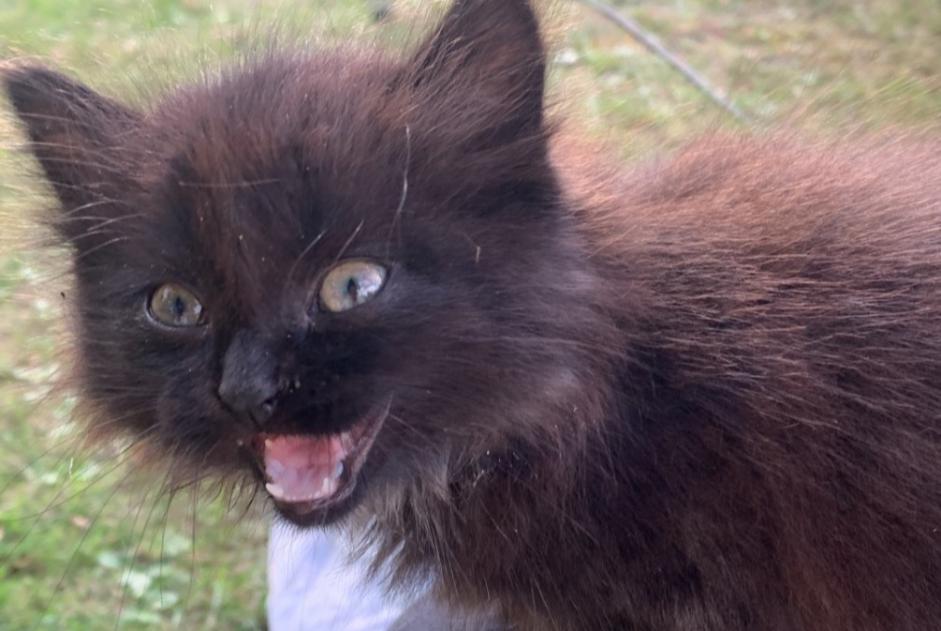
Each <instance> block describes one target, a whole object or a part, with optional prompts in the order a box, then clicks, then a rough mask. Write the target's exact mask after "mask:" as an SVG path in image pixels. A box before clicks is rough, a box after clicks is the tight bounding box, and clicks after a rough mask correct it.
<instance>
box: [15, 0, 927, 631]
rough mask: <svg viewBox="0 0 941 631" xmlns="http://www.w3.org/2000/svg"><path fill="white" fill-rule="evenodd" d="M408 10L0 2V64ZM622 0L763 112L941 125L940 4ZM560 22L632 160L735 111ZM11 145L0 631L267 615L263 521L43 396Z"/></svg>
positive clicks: (145, 75)
mask: <svg viewBox="0 0 941 631" xmlns="http://www.w3.org/2000/svg"><path fill="white" fill-rule="evenodd" d="M420 4H421V3H420V2H419V1H418V0H408V1H406V0H401V2H400V3H399V8H400V10H399V13H398V16H399V17H398V18H397V20H396V21H393V22H392V23H391V24H389V25H386V26H383V27H380V28H377V27H373V26H370V25H369V20H368V4H367V2H366V1H365V0H364V1H363V2H330V1H328V0H318V1H312V0H288V1H287V2H282V3H276V2H248V1H247V0H214V1H213V2H209V1H208V0H150V1H148V2H140V1H137V0H82V2H77V1H76V2H62V1H61V0H30V1H25V0H0V58H4V59H9V58H14V57H39V58H42V59H45V60H47V61H48V62H49V63H51V64H54V65H56V66H59V67H63V68H67V69H69V70H70V71H71V72H73V73H75V74H77V75H78V76H80V77H81V78H82V79H84V80H86V81H88V82H90V83H92V84H93V85H95V86H96V87H99V88H102V89H105V90H108V91H111V92H113V93H116V94H122V93H124V94H129V95H134V94H137V93H139V92H138V91H136V90H134V86H135V85H141V84H143V85H144V86H145V87H148V88H149V87H150V85H151V84H152V83H153V82H154V79H153V77H157V83H166V82H169V81H170V80H171V79H172V77H175V76H186V75H187V74H188V73H189V72H192V71H193V70H194V67H195V65H196V63H197V61H198V60H200V59H217V58H219V57H225V56H226V55H228V54H231V53H232V51H234V50H236V49H238V47H239V45H240V43H244V42H245V41H247V40H250V39H251V36H250V35H246V33H248V34H251V33H258V32H264V28H263V27H261V26H259V25H261V24H266V23H271V22H272V21H274V22H277V24H278V25H279V29H280V31H281V32H285V33H287V34H289V35H291V34H293V35H299V36H311V37H314V38H318V37H323V38H326V39H330V38H340V39H348V38H355V37H357V36H371V34H375V35H377V36H379V37H384V36H385V35H387V34H388V35H389V38H390V39H394V37H393V35H394V34H396V33H403V32H408V31H409V30H410V29H411V28H412V26H413V21H415V20H418V19H419V18H420V17H421V14H422V10H420V9H419V8H418V7H419V5H420ZM425 4H427V3H425ZM439 4H440V3H439ZM620 4H621V5H622V6H623V8H624V10H627V11H630V14H631V15H632V16H634V17H635V18H637V19H638V20H639V21H640V22H641V23H642V24H644V25H645V26H646V27H647V28H649V29H650V30H652V31H653V32H655V33H657V34H658V35H659V36H660V37H661V38H662V39H663V40H664V42H665V43H666V44H667V45H668V46H669V47H671V48H672V49H673V50H674V51H676V52H678V53H680V54H681V55H682V56H684V57H685V58H686V59H687V60H688V61H689V62H690V63H692V64H693V65H694V66H695V67H696V68H698V69H699V70H700V71H701V72H702V73H703V74H705V75H706V76H707V77H709V78H710V79H711V80H712V81H713V82H714V83H715V84H716V85H717V86H719V87H721V88H724V89H726V90H727V91H728V93H729V94H730V95H731V97H732V98H733V99H734V100H735V102H736V103H737V104H739V105H740V106H741V107H742V108H743V109H745V110H746V111H747V112H748V113H749V114H750V115H751V116H753V117H754V118H756V119H758V120H760V121H761V122H773V121H780V120H786V121H788V123H789V124H794V123H795V121H798V124H799V125H801V126H804V127H807V128H809V129H812V130H826V131H831V132H832V130H833V129H835V128H844V127H852V128H863V129H870V128H875V127H880V126H885V125H902V126H921V125H925V124H933V123H936V122H937V121H938V120H939V119H941V4H939V3H938V2H937V1H936V0H910V1H908V2H895V1H894V0H869V1H865V2H863V1H861V0H860V1H849V0H841V1H835V2H823V1H811V0H798V1H793V2H773V1H771V0H748V1H744V0H674V1H670V2H646V3H645V2H622V3H620ZM553 24H554V28H553V30H554V32H555V33H556V34H557V38H556V40H557V45H556V47H555V50H554V57H555V61H556V63H555V66H554V72H553V75H552V86H553V96H554V100H556V101H561V102H563V103H565V110H566V111H567V112H569V113H571V114H575V115H579V116H580V117H581V118H582V119H583V120H584V121H586V122H587V123H588V125H587V127H588V129H589V130H591V131H592V132H593V133H596V134H598V135H599V136H603V137H605V138H607V139H608V140H612V141H614V142H616V143H617V144H618V145H619V146H621V147H623V152H624V154H625V155H626V156H627V155H630V156H636V155H638V154H643V153H646V152H649V151H651V150H659V149H661V148H662V147H670V146H675V145H676V144H677V143H679V142H681V141H682V139H683V138H686V137H688V136H690V135H691V134H695V133H697V132H699V131H703V130H706V129H709V128H711V127H714V126H715V125H717V124H727V123H728V121H727V119H726V118H725V117H724V115H723V113H722V112H721V111H719V110H717V109H716V107H715V106H714V105H713V104H711V103H710V102H709V101H707V100H706V99H705V98H704V97H702V95H700V94H699V93H698V92H696V91H695V90H694V89H693V88H691V87H690V86H689V85H688V84H686V83H685V82H684V81H683V80H682V79H681V78H680V77H679V76H678V75H677V74H675V73H674V72H673V71H671V70H670V69H669V68H667V67H666V66H665V64H664V63H663V62H662V61H661V60H659V59H657V58H655V57H653V56H651V55H649V54H648V53H647V52H646V51H644V50H643V49H641V48H640V47H639V46H638V45H637V44H636V43H634V42H633V41H631V40H630V39H628V38H627V37H626V36H625V34H624V33H622V32H621V31H619V30H618V29H617V28H616V27H614V26H613V25H611V24H610V23H608V22H607V21H605V20H603V19H601V18H599V17H598V16H596V15H594V14H593V13H591V12H589V11H587V10H584V9H580V8H577V7H575V6H573V5H571V4H569V5H563V6H562V8H561V10H559V11H557V12H556V13H555V14H554V18H553ZM141 92H146V90H143V91H141ZM17 141H18V136H17V135H16V131H15V128H14V126H13V124H12V122H11V120H10V119H9V117H8V116H6V115H0V629H3V630H21V629H22V630H25V629H107V628H116V627H120V628H123V629H256V628H261V627H262V626H263V603H264V590H265V580H264V557H265V521H264V518H263V517H261V516H259V515H257V514H254V513H252V514H250V515H249V516H247V517H246V518H244V519H239V515H240V513H239V512H238V511H227V510H226V507H225V505H224V503H222V502H220V501H210V500H207V501H205V503H203V502H202V501H201V504H200V506H201V509H200V510H199V511H198V513H197V514H196V515H195V517H194V514H193V510H192V504H191V502H190V499H189V497H187V496H185V495H184V496H183V497H181V498H178V500H177V502H175V503H174V504H173V506H171V507H167V505H166V503H165V502H164V501H162V500H159V501H158V500H157V499H156V498H154V497H153V495H148V492H151V491H152V490H153V489H152V488H151V487H149V486H148V485H147V484H142V483H140V482H139V481H137V482H126V483H125V482H124V480H125V475H126V473H127V471H128V470H129V469H133V468H134V467H133V461H132V462H130V463H127V464H121V460H122V458H121V452H120V446H117V445H116V446H107V447H105V448H103V449H100V450H98V451H97V452H95V453H82V452H81V451H80V450H78V448H77V438H78V437H80V428H78V427H76V426H75V425H74V424H73V423H72V422H71V420H70V414H71V407H72V405H71V401H70V400H69V398H68V397H67V396H61V395H57V396H50V385H49V384H50V383H51V380H52V378H53V376H54V374H55V373H56V372H57V370H60V369H61V368H62V364H63V362H65V361H67V357H68V355H67V353H63V352H62V351H61V348H62V346H61V344H60V343H59V340H60V337H61V336H60V334H59V331H60V330H61V327H60V326H59V324H58V323H59V322H60V321H61V319H62V313H61V302H62V300H61V298H60V294H59V292H60V291H63V290H64V287H65V284H64V283H63V282H62V280H61V279H60V278H58V276H57V275H56V270H57V269H61V262H60V261H57V258H58V255H57V254H56V253H55V252H51V251H47V252H43V253H42V254H37V253H36V251H34V250H32V249H29V248H23V247H21V246H22V244H23V243H27V244H28V243H30V242H32V241H34V240H35V230H33V229H31V228H30V226H31V225H32V223H31V221H32V214H31V213H33V211H34V210H35V207H36V205H37V200H38V199H39V195H40V194H41V190H42V189H41V188H40V187H38V186H37V184H36V183H34V182H30V181H29V180H28V179H27V178H26V174H27V167H28V164H27V163H25V162H23V161H22V159H21V158H20V157H18V156H17V154H16V152H15V151H14V150H13V147H14V146H15V144H16V142H17ZM115 463H117V464H118V465H119V466H117V468H115ZM194 533H195V534H194ZM119 610H120V622H118V621H117V617H118V612H119Z"/></svg>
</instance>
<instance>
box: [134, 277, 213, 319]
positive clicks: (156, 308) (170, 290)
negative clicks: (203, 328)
mask: <svg viewBox="0 0 941 631" xmlns="http://www.w3.org/2000/svg"><path fill="white" fill-rule="evenodd" d="M147 313H149V314H150V317H151V318H153V319H154V320H156V321H157V322H159V323H160V324H162V325H164V326H172V327H176V328H186V327H195V326H200V325H202V324H204V323H205V320H204V318H203V305H202V303H200V302H199V299H198V298H196V296H195V295H193V292H191V291H190V290H188V289H186V288H185V287H181V286H180V285H176V284H174V283H167V284H166V285H161V286H160V287H157V289H156V291H154V293H153V294H151V295H150V301H149V302H148V303H147Z"/></svg>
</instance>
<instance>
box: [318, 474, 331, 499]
mask: <svg viewBox="0 0 941 631" xmlns="http://www.w3.org/2000/svg"><path fill="white" fill-rule="evenodd" d="M320 492H321V493H322V494H324V495H327V494H329V493H330V478H328V477H326V476H324V479H323V484H321V485H320Z"/></svg>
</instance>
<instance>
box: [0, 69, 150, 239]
mask: <svg viewBox="0 0 941 631" xmlns="http://www.w3.org/2000/svg"><path fill="white" fill-rule="evenodd" d="M0 82H2V84H3V87H4V88H5V89H6V93H7V95H8V97H9V99H10V103H11V104H12V105H13V109H14V111H15V112H16V114H17V116H18V117H19V119H20V121H21V122H22V123H23V127H24V129H25V131H26V134H27V136H28V137H29V140H30V143H29V148H30V150H31V151H32V153H33V154H34V155H35V156H36V158H37V159H38V161H39V164H40V165H41V166H42V168H43V171H44V172H45V174H46V177H47V178H48V180H49V182H50V183H51V184H52V186H53V188H54V190H55V192H56V194H57V195H58V197H59V200H60V201H61V202H62V205H63V208H64V209H65V210H66V211H69V212H72V211H74V210H75V209H80V208H82V207H85V206H89V205H91V204H93V203H95V202H101V201H102V200H103V199H107V197H108V192H109V191H108V189H109V188H111V187H113V186H114V185H115V184H117V183H118V180H119V179H120V177H121V176H120V173H121V172H122V171H123V170H124V169H125V168H126V165H124V164H123V163H122V159H121V157H120V156H118V155H116V151H115V149H116V146H117V145H118V139H119V138H120V136H121V135H122V134H123V133H125V132H126V131H127V130H129V129H131V128H132V127H133V126H135V125H136V124H137V123H138V121H139V119H140V116H139V115H138V114H137V113H135V112H133V111H131V110H130V109H128V108H126V107H124V106H123V105H120V104H118V103H117V102H116V101H113V100H111V99H109V98H107V97H104V96H102V95H100V94H97V93H96V92H94V91H92V90H91V89H90V88H87V87H85V86H84V85H82V84H80V83H78V82H76V81H73V80H72V79H69V78H68V77H66V76H64V75H62V74H59V73H57V72H54V71H52V70H48V69H46V68H42V67H36V66H32V67H14V68H10V69H3V70H0ZM95 210H96V212H95V213H94V214H96V215H100V211H101V209H100V208H97V209H95ZM81 219H82V217H81V216H80V214H79V216H75V215H71V216H70V217H69V221H68V222H62V223H61V225H60V229H62V230H63V231H64V232H65V233H66V234H65V236H66V237H69V238H73V237H74V235H72V234H70V231H72V230H76V229H80V227H81V223H82V222H81Z"/></svg>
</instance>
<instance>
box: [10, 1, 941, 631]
mask: <svg viewBox="0 0 941 631" xmlns="http://www.w3.org/2000/svg"><path fill="white" fill-rule="evenodd" d="M544 58H545V56H544V52H543V46H542V43H541V40H540V37H539V33H538V27H537V21H536V18H535V16H534V14H533V12H532V10H531V8H530V6H529V4H528V3H527V2H525V1H524V0H458V1H457V2H456V4H455V6H454V7H453V8H452V9H451V11H450V12H449V13H448V14H447V16H446V17H445V18H444V20H443V22H442V24H441V25H440V27H439V28H438V29H437V30H436V31H435V32H434V34H433V35H432V36H431V37H430V38H429V40H428V41H427V42H426V43H425V44H424V45H422V46H420V47H419V48H418V50H417V52H415V53H414V54H413V55H412V56H411V57H408V58H405V59H397V58H394V57H391V56H388V55H383V54H380V53H377V52H372V51H366V52H364V51H351V50H338V51H333V52H331V51H318V52H317V53H316V54H310V55H308V54H302V53H283V52H280V53H269V54H266V55H262V56H261V57H260V58H257V59H255V60H253V61H252V62H250V63H246V64H243V65H240V66H238V67H236V68H233V69H231V70H230V71H228V72H226V73H223V74H221V75H219V76H218V77H216V78H214V79H211V80H207V81H205V82H203V83H196V84H192V85H187V86H185V87H182V88H180V89H179V90H178V91H176V92H175V93H173V94H170V95H169V96H167V97H166V98H165V99H163V100H162V101H160V102H159V103H157V104H156V105H155V106H154V107H153V109H152V110H150V111H147V112H135V111H131V110H130V109H127V108H126V107H124V106H122V105H120V104H118V103H116V102H113V101H111V100H109V99H107V98H105V97H102V96H99V95H97V94H95V93H93V92H91V91H90V90H88V89H87V88H85V87H82V86H80V85H78V84H76V83H74V82H73V81H71V80H69V79H67V78H65V77H64V76H62V75H59V74H57V73H54V72H52V71H49V70H45V69H41V68H36V67H28V68H18V69H14V70H10V71H7V72H6V74H5V79H4V80H5V84H6V88H7V91H8V94H9V97H10V99H11V101H12V103H13V105H14V107H15V109H16V111H17V112H18V114H19V116H20V118H21V119H22V121H23V124H24V128H25V130H26V131H27V133H28V135H29V138H30V140H31V148H32V151H33V152H34V153H35V155H36V156H37V157H38V159H39V163H40V164H41V165H42V168H43V169H44V171H45V174H46V176H47V177H48V179H49V181H50V182H51V183H52V184H53V186H54V188H55V191H56V193H57V195H58V198H59V200H60V201H61V207H62V208H61V210H60V211H59V212H57V213H56V215H55V217H53V224H54V226H55V227H56V229H57V231H58V233H59V234H60V235H61V237H62V238H63V240H64V241H66V242H67V243H69V244H71V246H72V248H73V251H74V252H75V258H74V270H75V277H76V285H77V292H76V294H75V296H74V300H75V301H76V305H77V309H76V311H77V313H78V316H79V317H78V333H77V337H78V341H79V346H80V361H79V365H80V366H81V374H80V377H81V383H82V395H83V397H84V399H85V403H86V406H87V407H88V409H89V410H91V411H93V414H91V415H90V419H91V427H92V430H95V429H96V428H97V429H98V430H101V431H108V432H110V431H115V430H119V431H120V432H123V433H125V434H130V435H132V436H143V437H145V438H146V439H147V440H148V441H149V442H150V444H151V445H153V446H154V449H155V450H156V451H157V452H159V453H160V454H162V455H163V456H164V457H166V458H168V459H172V461H173V462H174V463H175V465H174V466H177V467H179V466H181V463H186V464H187V465H188V469H187V470H188V471H189V472H190V474H192V475H194V476H204V475H215V474H219V475H221V476H224V477H230V478H231V477H233V476H238V475H241V472H243V471H246V470H249V469H250V467H249V466H248V464H247V460H248V459H247V457H246V455H245V453H244V452H243V450H242V449H241V448H240V447H239V446H238V443H239V441H243V442H244V441H246V440H249V439H250V438H251V436H252V435H253V434H254V433H255V432H257V431H258V428H257V427H256V425H255V424H254V423H253V422H252V421H251V419H249V418H246V415H244V414H238V413H234V412H233V411H232V410H231V409H229V408H227V407H226V406H225V405H223V404H222V402H221V401H220V398H219V396H218V394H217V391H218V388H219V384H220V382H221V381H223V380H224V379H226V378H228V379H230V380H234V381H235V382H236V383H242V384H244V385H243V387H244V389H245V390H246V391H252V388H256V386H257V387H260V388H263V387H265V386H266V385H267V384H269V382H272V380H275V381H277V382H278V383H282V382H284V381H288V382H290V383H292V384H293V385H292V386H291V387H290V388H289V389H287V390H286V391H285V392H284V394H283V396H282V397H281V398H280V399H278V406H277V409H276V410H275V411H274V414H273V415H272V417H271V419H270V420H268V421H267V424H266V426H265V430H266V431H279V432H301V433H330V432H336V431H340V430H342V429H343V428H344V427H345V426H346V425H347V424H348V423H349V422H350V419H351V418H354V417H355V416H356V415H358V414H361V413H362V412H363V411H364V410H366V409H368V408H369V407H370V406H372V405H374V404H375V403H376V402H377V401H381V400H382V399H383V398H384V397H391V398H392V401H393V403H392V415H391V417H390V420H389V421H388V424H387V425H386V426H385V427H384V428H383V430H382V432H381V434H380V435H379V438H378V442H377V445H376V448H375V449H374V453H373V454H372V455H371V456H370V459H369V461H368V462H367V464H366V468H365V469H364V471H363V475H362V483H361V484H360V485H359V486H358V487H357V494H356V496H355V497H354V498H352V499H351V500H350V501H349V502H347V503H346V504H345V505H344V506H342V507H340V508H338V509H337V510H335V511H333V512H332V513H331V514H330V515H328V516H326V518H325V521H339V522H340V523H342V524H344V525H345V526H346V527H347V528H349V529H351V530H353V531H354V532H357V533H359V534H360V535H361V536H362V538H363V540H364V541H365V542H366V543H368V544H371V545H372V546H374V548H375V549H376V550H378V551H379V554H380V558H382V559H388V560H390V561H391V562H392V563H393V565H394V567H395V568H396V569H397V572H396V578H397V580H398V581H400V583H398V584H402V583H405V582H407V581H408V580H410V579H415V578H417V579H421V578H422V577H424V576H426V575H427V574H429V573H430V574H431V575H432V576H433V577H434V578H435V585H436V593H437V594H438V595H439V596H440V597H441V598H442V599H444V600H445V601H447V602H449V603H451V605H453V606H456V607H464V608H467V609H470V610H490V609H492V608H493V609H496V610H497V611H499V612H500V618H501V619H503V620H505V621H506V622H507V623H508V624H510V625H512V628H514V629H518V630H539V631H542V630H547V629H560V630H569V631H577V630H591V631H599V630H602V629H607V630H615V629H618V630H621V629H631V630H636V631H681V630H686V631H703V630H715V631H734V630H746V629H749V630H755V629H761V630H768V631H819V630H823V629H826V630H828V631H875V630H880V631H903V630H913V631H926V630H928V629H933V628H936V627H937V625H938V620H941V436H939V435H941V150H939V149H941V143H925V142H923V143H913V142H907V141H904V140H899V139H895V140H891V141H884V142H872V143H857V144H848V145H844V146H838V145H831V144H822V143H817V144H812V143H811V144H808V143H801V142H799V141H796V140H793V139H791V138H788V137H785V136H766V137H763V138H760V139H755V138H751V139H749V138H736V137H720V136H715V137H710V138H707V139H704V140H702V141H700V142H698V143H696V144H693V145H691V146H689V147H688V148H687V149H685V150H683V151H681V152H679V154H678V155H676V156H675V157H673V158H672V159H670V160H668V161H662V162H658V163H656V164H651V165H647V166H644V167H641V168H638V169H636V170H633V171H629V172H623V173H619V174H616V175H614V176H613V177H609V178H602V177H600V176H597V173H598V172H599V168H600V167H599V165H601V164H605V163H606V160H607V159H606V158H605V157H604V156H602V155H594V154H592V153H591V152H589V151H585V150H583V149H578V148H576V147H574V146H573V145H570V144H567V143H566V142H565V141H564V140H563V139H562V136H561V135H553V134H552V133H550V132H551V129H550V126H549V125H548V124H547V121H546V119H545V115H544V112H543V109H544V106H543V87H544V86H543V75H544ZM351 256H356V257H369V258H373V259H376V260H381V261H383V262H385V263H387V264H388V265H389V266H390V269H391V270H392V271H391V273H390V278H389V282H388V284H387V286H386V287H385V288H384V289H383V291H382V293H381V294H380V295H379V296H378V297H377V299H376V300H374V301H372V302H370V303H368V304H365V305H363V306H362V307H360V308H357V309H354V310H353V311H351V312H348V313H346V314H343V315H332V316H328V315H325V314H323V313H320V312H318V311H317V310H316V309H315V308H312V304H313V303H314V302H315V299H313V298H312V297H313V296H314V295H315V289H314V288H315V287H316V284H317V281H318V278H319V275H320V274H321V273H322V272H323V270H324V269H325V268H326V267H327V266H329V265H331V264H332V263H334V262H335V261H336V260H338V259H340V258H343V257H351ZM168 280H172V281H175V282H180V283H184V284H186V285H187V286H189V287H191V288H193V289H194V290H195V291H196V292H197V293H198V294H199V296H200V297H201V298H202V300H203V302H204V304H205V306H206V309H207V312H208V314H209V319H210V320H209V324H208V326H206V327H203V328H200V329H198V330H197V331H195V332H179V331H169V330H161V329H159V328H157V327H155V326H154V325H153V324H152V323H150V322H149V321H148V320H147V318H146V317H145V315H144V312H145V309H144V304H145V302H146V300H147V297H148V295H149V293H150V292H151V291H152V290H153V288H154V287H155V286H157V285H159V284H160V283H162V282H166V281H168ZM259 384H260V385H259Z"/></svg>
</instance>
